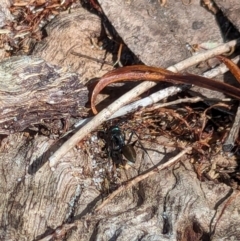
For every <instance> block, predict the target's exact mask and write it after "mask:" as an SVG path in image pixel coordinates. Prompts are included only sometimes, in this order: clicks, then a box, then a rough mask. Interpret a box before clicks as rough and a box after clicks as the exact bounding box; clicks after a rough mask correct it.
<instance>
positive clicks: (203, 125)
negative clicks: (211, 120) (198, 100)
mask: <svg viewBox="0 0 240 241" xmlns="http://www.w3.org/2000/svg"><path fill="white" fill-rule="evenodd" d="M215 107H223V108H228V109H229V108H230V107H229V106H228V105H226V104H224V103H218V104H215V105H212V106H210V107H208V108H207V109H206V110H205V111H204V112H203V117H202V118H203V123H202V129H201V135H200V140H201V139H202V133H203V130H204V128H205V126H206V122H207V112H208V111H209V110H211V109H212V108H215Z"/></svg>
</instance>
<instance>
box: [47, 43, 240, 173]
mask: <svg viewBox="0 0 240 241" xmlns="http://www.w3.org/2000/svg"><path fill="white" fill-rule="evenodd" d="M239 42H240V40H239V39H237V40H232V41H230V42H228V43H225V44H222V45H220V46H218V47H216V48H214V49H211V50H208V51H206V52H204V53H199V54H197V55H194V56H191V57H190V58H188V59H186V60H183V61H182V62H180V63H178V64H176V65H173V66H171V67H169V68H168V70H170V71H172V72H179V71H182V70H183V69H186V68H187V67H190V66H192V65H195V64H197V63H199V62H201V61H205V60H207V59H209V58H212V57H214V56H216V55H219V54H222V53H225V52H229V51H230V50H231V48H232V47H234V46H236V45H237V44H239ZM155 85H156V83H155V82H148V81H145V82H143V83H141V84H139V85H138V86H137V87H135V88H133V89H132V90H130V91H129V92H127V93H126V94H124V95H123V96H122V97H120V98H119V99H117V100H116V101H115V102H114V103H112V104H111V105H109V106H108V107H107V108H105V109H104V110H102V111H101V112H100V113H99V114H98V115H97V116H95V117H94V118H93V119H92V121H90V122H88V123H87V124H86V125H85V126H84V127H83V128H81V129H80V130H79V131H78V132H77V133H75V134H74V135H73V136H72V137H71V138H70V139H69V140H68V141H66V142H65V143H64V144H63V145H62V146H61V147H60V148H59V149H58V150H57V151H56V152H55V153H54V154H53V155H52V156H51V157H50V158H49V165H50V167H51V168H52V170H54V166H55V165H56V164H57V162H58V161H59V160H60V158H61V157H62V156H64V155H65V154H66V153H67V152H68V151H69V150H70V149H72V148H73V147H74V146H75V145H76V144H77V143H78V142H79V141H80V140H82V139H83V138H84V137H85V136H86V135H87V134H89V133H90V132H91V131H93V130H94V129H95V128H96V127H98V126H99V125H101V124H102V123H103V122H104V121H106V120H107V119H108V118H109V117H110V116H111V115H113V113H115V112H116V111H117V110H118V109H119V108H120V107H122V106H124V105H125V104H127V103H129V101H130V100H132V99H134V98H136V97H137V96H139V95H140V94H142V93H143V92H145V91H146V90H148V89H150V88H151V87H153V86H155Z"/></svg>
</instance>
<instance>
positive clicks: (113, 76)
mask: <svg viewBox="0 0 240 241" xmlns="http://www.w3.org/2000/svg"><path fill="white" fill-rule="evenodd" d="M219 58H222V57H219ZM229 62H231V61H230V60H229V61H228V65H230V64H229ZM224 63H225V62H224ZM231 63H232V62H231ZM232 66H234V64H231V69H232V70H233V69H234V71H232V73H233V74H234V75H236V76H237V77H238V76H239V70H238V72H237V71H236V69H235V68H233V67H232ZM138 80H149V81H156V82H158V81H165V82H170V83H173V84H191V85H196V86H199V87H203V88H207V89H211V90H216V91H219V92H222V93H225V94H227V95H230V96H232V97H234V98H236V99H238V100H240V89H239V88H236V87H233V86H231V85H229V84H226V83H223V82H219V81H217V80H213V79H208V78H205V77H202V76H198V75H193V74H179V73H173V72H171V71H169V70H166V69H162V68H156V67H150V66H145V65H135V66H127V67H123V68H119V69H115V70H113V71H110V72H109V73H107V74H105V75H104V76H103V77H102V78H101V79H100V80H99V82H98V83H97V85H96V86H95V88H94V90H93V93H92V97H91V108H92V111H93V113H94V114H97V110H96V108H95V104H94V102H95V100H96V97H97V95H98V94H99V93H100V91H101V90H102V89H104V87H106V86H107V85H109V84H111V83H115V82H119V81H138Z"/></svg>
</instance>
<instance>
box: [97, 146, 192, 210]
mask: <svg viewBox="0 0 240 241" xmlns="http://www.w3.org/2000/svg"><path fill="white" fill-rule="evenodd" d="M191 150H192V147H187V148H186V149H184V150H182V151H181V152H180V153H178V154H177V155H176V156H175V157H173V158H171V159H170V160H169V161H168V162H165V163H164V164H158V166H156V167H155V168H154V169H153V170H151V171H149V172H147V173H145V174H142V175H139V176H137V177H135V178H134V179H133V180H131V181H129V182H127V183H126V184H125V185H122V186H121V187H119V188H118V189H117V190H116V191H114V192H113V193H111V194H110V195H109V196H108V197H107V198H106V199H105V200H104V201H103V202H102V203H101V204H100V205H99V206H98V207H97V208H96V209H95V211H96V212H97V211H99V210H100V209H101V208H103V207H104V206H105V205H106V204H107V203H109V202H110V201H111V200H112V199H113V198H114V197H115V196H116V195H117V194H119V193H120V192H122V191H124V190H126V189H128V188H130V187H132V186H134V185H136V184H137V183H139V182H140V181H142V180H144V179H146V178H148V177H149V176H151V175H153V174H155V173H156V172H158V171H160V170H162V169H164V168H166V167H170V166H172V165H174V164H176V163H177V162H178V161H179V159H180V158H181V157H182V156H183V155H184V154H186V153H188V152H190V151H191Z"/></svg>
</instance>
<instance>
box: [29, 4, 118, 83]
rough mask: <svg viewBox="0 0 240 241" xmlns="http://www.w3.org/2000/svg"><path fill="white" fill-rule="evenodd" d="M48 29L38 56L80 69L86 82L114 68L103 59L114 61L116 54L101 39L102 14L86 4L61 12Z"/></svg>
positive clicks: (35, 52) (78, 70)
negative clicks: (69, 11)
mask: <svg viewBox="0 0 240 241" xmlns="http://www.w3.org/2000/svg"><path fill="white" fill-rule="evenodd" d="M46 31H47V35H48V36H47V37H46V38H45V39H44V42H41V43H39V44H37V45H36V47H35V49H34V51H33V55H34V56H38V57H41V58H43V59H44V60H46V61H47V62H48V63H51V64H56V65H59V66H62V67H65V68H67V69H69V70H71V71H73V72H77V73H79V74H80V75H81V80H82V81H83V83H86V82H87V81H88V80H89V79H92V78H96V77H100V76H101V75H103V74H105V73H106V72H107V71H110V70H112V69H113V67H112V66H109V65H106V64H103V63H101V61H103V62H104V61H108V62H112V65H113V64H114V63H113V61H112V55H111V54H110V53H108V52H107V51H106V50H105V49H104V48H106V43H103V42H102V41H101V40H102V36H101V31H102V30H101V21H100V18H99V17H98V16H96V15H93V14H91V13H89V12H88V11H87V10H84V9H83V8H77V9H73V10H71V14H69V13H68V12H63V13H62V14H60V15H59V16H57V17H56V18H55V19H54V20H53V21H52V22H51V23H50V24H49V25H48V26H47V28H46ZM56 39H57V43H58V44H56ZM98 44H99V46H98ZM101 45H105V46H103V47H101ZM72 51H73V52H75V53H79V55H81V54H82V55H83V56H87V57H89V58H95V59H99V61H94V60H92V61H89V59H88V58H84V57H79V56H76V55H73V54H72V53H71V52H72Z"/></svg>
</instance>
